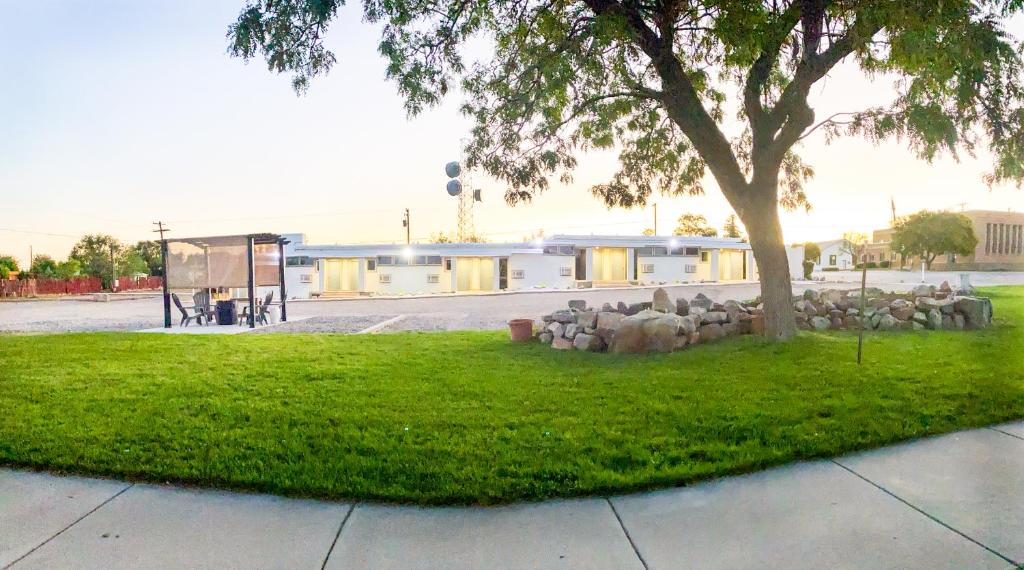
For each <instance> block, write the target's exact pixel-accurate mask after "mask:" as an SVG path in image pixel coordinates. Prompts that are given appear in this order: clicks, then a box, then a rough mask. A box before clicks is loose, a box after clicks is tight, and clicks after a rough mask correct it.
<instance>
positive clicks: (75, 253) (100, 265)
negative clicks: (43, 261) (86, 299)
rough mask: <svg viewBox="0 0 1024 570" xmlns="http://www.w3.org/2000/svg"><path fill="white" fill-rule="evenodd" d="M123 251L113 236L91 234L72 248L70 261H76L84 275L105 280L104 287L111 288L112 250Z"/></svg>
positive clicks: (69, 256)
mask: <svg viewBox="0 0 1024 570" xmlns="http://www.w3.org/2000/svg"><path fill="white" fill-rule="evenodd" d="M111 247H113V248H114V249H115V251H120V250H121V243H120V242H119V241H117V239H116V238H114V237H113V236H108V235H104V234H90V235H86V236H83V237H82V239H80V240H78V243H76V244H75V246H74V247H72V248H71V254H70V255H68V259H74V260H75V261H77V262H78V263H79V264H80V265H81V268H82V273H83V274H84V275H88V276H89V277H99V278H100V279H102V280H103V287H104V288H109V287H110V285H111V283H110V270H111V265H110V250H111Z"/></svg>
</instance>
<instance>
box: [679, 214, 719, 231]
mask: <svg viewBox="0 0 1024 570" xmlns="http://www.w3.org/2000/svg"><path fill="white" fill-rule="evenodd" d="M672 233H673V234H675V235H677V236H700V237H715V236H717V235H718V230H716V229H715V228H713V227H711V226H710V225H708V220H707V218H705V217H704V216H702V215H700V214H683V215H682V216H679V220H678V221H677V222H676V229H675V231H673V232H672Z"/></svg>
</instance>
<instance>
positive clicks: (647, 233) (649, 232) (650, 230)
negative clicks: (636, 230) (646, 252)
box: [643, 228, 654, 237]
mask: <svg viewBox="0 0 1024 570" xmlns="http://www.w3.org/2000/svg"><path fill="white" fill-rule="evenodd" d="M643 234H644V235H645V236H648V237H650V236H653V235H654V228H644V231H643Z"/></svg>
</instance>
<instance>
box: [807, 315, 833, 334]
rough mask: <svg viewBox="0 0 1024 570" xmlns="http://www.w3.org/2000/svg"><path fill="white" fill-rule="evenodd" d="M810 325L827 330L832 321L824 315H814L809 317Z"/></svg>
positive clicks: (820, 329)
mask: <svg viewBox="0 0 1024 570" xmlns="http://www.w3.org/2000/svg"><path fill="white" fill-rule="evenodd" d="M811 326H812V327H814V329H815V330H819V331H824V330H828V328H829V327H830V326H832V321H830V320H828V319H826V318H825V317H818V316H814V317H811Z"/></svg>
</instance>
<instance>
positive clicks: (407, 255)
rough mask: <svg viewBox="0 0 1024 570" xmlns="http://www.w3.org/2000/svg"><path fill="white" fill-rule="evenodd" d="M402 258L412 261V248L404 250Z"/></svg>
mask: <svg viewBox="0 0 1024 570" xmlns="http://www.w3.org/2000/svg"><path fill="white" fill-rule="evenodd" d="M402 257H404V258H406V259H412V248H411V247H406V248H402Z"/></svg>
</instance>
